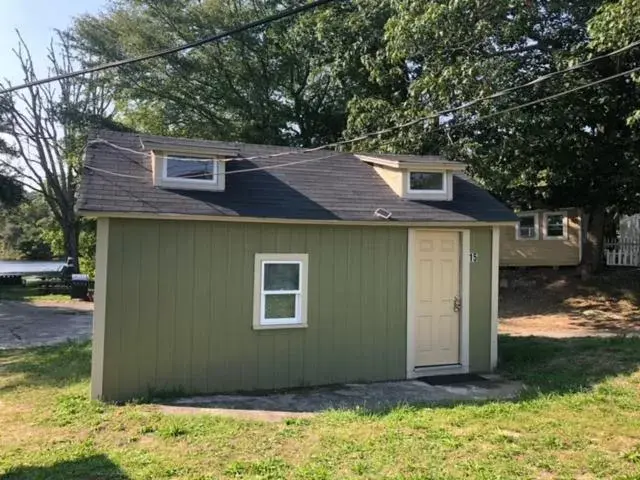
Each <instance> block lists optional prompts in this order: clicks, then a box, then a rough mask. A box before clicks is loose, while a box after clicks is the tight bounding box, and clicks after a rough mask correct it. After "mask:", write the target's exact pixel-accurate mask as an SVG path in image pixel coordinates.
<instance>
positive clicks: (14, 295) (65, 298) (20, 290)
mask: <svg viewBox="0 0 640 480" xmlns="http://www.w3.org/2000/svg"><path fill="white" fill-rule="evenodd" d="M6 300H9V301H21V302H37V301H45V302H56V303H57V302H70V301H71V298H70V297H69V294H68V293H47V294H45V293H42V290H41V289H40V288H39V287H37V286H27V287H24V286H21V285H11V286H7V285H0V302H2V301H6Z"/></svg>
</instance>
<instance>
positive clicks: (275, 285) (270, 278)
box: [264, 263, 300, 291]
mask: <svg viewBox="0 0 640 480" xmlns="http://www.w3.org/2000/svg"><path fill="white" fill-rule="evenodd" d="M299 289H300V264H298V263H266V264H265V265H264V290H265V291H273V290H299Z"/></svg>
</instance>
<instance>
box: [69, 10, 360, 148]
mask: <svg viewBox="0 0 640 480" xmlns="http://www.w3.org/2000/svg"><path fill="white" fill-rule="evenodd" d="M299 3H300V2H294V1H274V0H255V1H251V2H248V1H246V0H231V1H229V0H224V1H223V0H211V1H207V2H202V1H198V0H176V1H163V2H157V1H155V0H153V1H152V0H121V1H117V2H116V1H112V2H111V4H110V8H109V10H108V12H107V13H106V14H100V15H94V16H92V15H86V16H83V17H81V18H79V19H78V20H77V22H76V24H75V29H74V31H75V37H74V38H75V42H76V45H77V46H78V47H79V48H80V49H81V50H82V51H84V52H86V53H88V54H90V55H91V56H92V57H95V58H96V59H98V60H100V61H112V60H118V59H122V58H125V57H129V56H133V55H137V54H140V53H142V52H148V51H150V50H156V49H158V48H162V47H169V46H175V45H179V44H183V43H186V42H190V41H193V40H197V39H200V38H202V37H205V36H208V35H211V34H213V33H215V32H222V31H224V30H227V29H229V28H232V27H234V26H237V25H238V24H241V23H244V22H248V21H252V20H255V19H257V18H261V17H264V16H266V15H270V14H273V13H274V12H276V11H279V10H280V9H282V8H285V7H287V6H290V5H291V4H299ZM320 14H322V12H321V11H320ZM312 18H313V16H311V15H307V14H303V15H300V16H298V17H296V18H293V19H287V20H283V21H280V22H276V23H273V24H271V25H269V26H268V27H264V28H259V29H254V30H252V31H249V32H245V33H242V34H239V35H236V36H234V37H233V38H232V39H229V40H225V41H222V42H217V43H213V44H207V45H204V46H201V47H198V48H195V49H191V50H188V51H185V52H182V53H179V54H175V55H170V56H166V57H163V58H161V59H156V60H152V61H147V62H142V63H139V64H134V65H130V66H127V67H125V68H121V69H118V70H117V71H113V72H111V73H110V77H109V78H110V81H111V85H113V86H114V87H115V89H116V91H117V92H118V99H117V100H118V106H119V109H120V112H121V115H120V117H119V118H120V119H121V120H122V122H123V123H125V124H128V125H130V126H135V127H136V128H137V129H139V130H144V131H147V132H150V133H158V134H175V135H181V136H188V137H203V138H215V139H226V140H242V141H248V142H261V143H270V144H287V145H316V144H321V143H323V142H327V141H332V140H335V139H336V138H338V137H339V136H340V134H341V133H342V131H343V129H344V127H345V119H346V105H347V102H348V100H349V95H350V94H351V91H350V90H349V88H348V85H344V84H343V82H342V80H341V79H340V78H338V77H336V76H334V75H331V74H330V73H331V72H330V70H329V69H328V66H327V63H328V62H329V61H330V59H331V58H332V56H333V53H332V52H331V51H330V50H328V49H327V46H328V45H329V44H331V43H332V42H331V39H325V40H324V41H322V40H321V39H319V37H318V36H317V34H316V31H315V27H316V23H315V22H313V21H311V19H312Z"/></svg>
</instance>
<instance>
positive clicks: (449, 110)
mask: <svg viewBox="0 0 640 480" xmlns="http://www.w3.org/2000/svg"><path fill="white" fill-rule="evenodd" d="M638 46H640V40H637V41H635V42H632V43H630V44H628V45H626V46H624V47H622V48H620V49H618V50H615V51H613V52H609V53H606V54H604V55H600V56H597V57H593V58H591V59H589V60H586V61H584V62H582V63H578V64H576V65H574V66H572V67H569V68H566V69H564V70H558V71H556V72H551V73H548V74H546V75H542V76H540V77H537V78H535V79H533V80H531V81H529V82H526V83H522V84H520V85H515V86H513V87H509V88H506V89H504V90H500V91H498V92H495V93H492V94H491V95H487V96H484V97H477V98H474V99H473V100H469V101H468V102H465V103H463V104H462V105H458V106H457V107H450V108H447V109H445V110H440V111H439V112H435V113H431V114H429V115H425V116H422V117H418V118H415V119H413V120H409V121H408V122H405V123H401V124H399V125H394V126H392V127H388V128H383V129H381V130H377V131H375V132H369V133H365V134H362V135H359V136H357V137H354V138H350V139H345V140H339V141H337V142H333V143H327V144H324V145H320V146H318V147H313V148H305V149H303V150H293V151H288V152H279V153H271V154H265V155H254V156H251V157H245V158H243V160H265V159H270V158H278V157H286V156H288V155H294V154H298V153H312V152H317V151H320V150H324V149H327V148H336V147H341V146H343V145H349V144H352V143H356V142H361V141H362V140H366V139H368V138H371V137H376V136H380V135H384V134H387V133H391V132H393V131H396V130H400V129H403V128H407V127H411V126H413V125H417V124H419V123H423V122H426V121H428V120H434V119H439V118H440V117H443V116H446V115H450V114H452V113H455V112H458V111H460V110H464V109H466V108H469V107H471V106H473V105H476V104H477V103H480V102H484V101H486V100H495V99H497V98H500V97H504V96H505V95H508V94H509V93H512V92H515V91H517V90H521V89H523V88H527V87H531V86H533V85H537V84H538V83H542V82H544V81H546V80H549V79H551V78H553V77H556V76H558V75H563V74H565V73H570V72H573V71H575V70H578V69H580V68H583V67H585V66H587V65H590V64H592V63H594V62H597V61H599V60H602V59H605V58H607V57H611V56H613V55H618V54H620V53H622V52H625V51H627V50H631V49H632V48H634V47H638ZM634 71H636V70H629V71H627V72H623V73H621V74H617V75H613V76H611V77H607V78H604V79H602V80H601V81H597V82H595V83H590V84H586V85H583V86H580V87H577V89H576V90H569V91H566V92H565V93H560V94H559V95H552V96H550V97H546V98H544V99H541V100H535V101H533V102H532V103H531V105H533V104H535V103H539V102H541V101H545V100H548V99H550V98H556V96H563V95H567V94H568V93H572V92H574V91H577V90H582V89H583V88H588V87H591V86H593V85H597V84H598V83H603V82H606V81H608V80H611V79H613V78H617V77H620V76H623V75H628V74H630V73H633V72H634ZM524 106H529V104H527V105H524ZM518 108H524V107H523V106H520V107H515V109H518ZM509 111H511V110H509ZM501 113H504V112H503V111H500V112H495V113H494V114H492V116H493V115H499V114H501ZM483 118H486V117H483ZM136 153H138V152H136ZM234 160H239V159H238V158H237V157H229V158H223V159H220V161H222V162H230V161H234Z"/></svg>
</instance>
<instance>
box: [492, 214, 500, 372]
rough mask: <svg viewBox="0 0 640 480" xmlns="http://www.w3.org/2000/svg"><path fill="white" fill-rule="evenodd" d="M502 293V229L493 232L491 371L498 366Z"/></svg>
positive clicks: (494, 228) (494, 229)
mask: <svg viewBox="0 0 640 480" xmlns="http://www.w3.org/2000/svg"><path fill="white" fill-rule="evenodd" d="M499 293H500V227H493V229H492V232H491V354H490V358H491V363H490V366H491V371H493V370H495V369H496V367H497V365H498V321H499V318H498V307H499V303H498V298H499Z"/></svg>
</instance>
